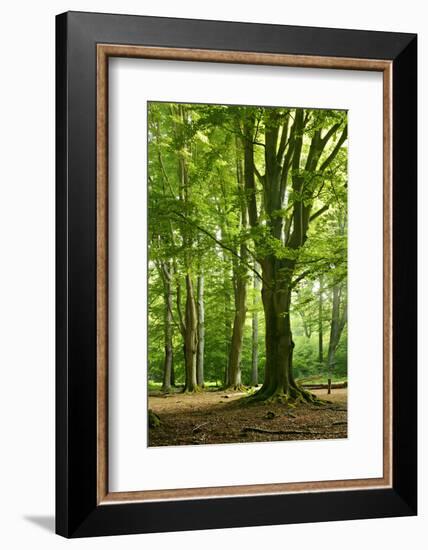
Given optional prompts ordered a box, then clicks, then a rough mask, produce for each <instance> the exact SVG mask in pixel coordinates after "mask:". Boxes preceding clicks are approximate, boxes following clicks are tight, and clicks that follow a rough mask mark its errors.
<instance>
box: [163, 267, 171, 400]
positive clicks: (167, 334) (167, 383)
mask: <svg viewBox="0 0 428 550" xmlns="http://www.w3.org/2000/svg"><path fill="white" fill-rule="evenodd" d="M163 271H164V289H165V291H164V302H165V317H164V323H165V324H164V338H165V358H164V365H163V384H162V390H163V391H164V392H168V391H170V389H171V383H172V371H173V367H172V363H173V347H172V303H173V296H172V287H171V276H170V273H169V270H168V267H167V266H164V268H163Z"/></svg>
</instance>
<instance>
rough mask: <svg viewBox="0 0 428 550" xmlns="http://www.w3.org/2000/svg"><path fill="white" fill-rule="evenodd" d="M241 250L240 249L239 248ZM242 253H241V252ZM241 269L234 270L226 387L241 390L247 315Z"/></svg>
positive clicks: (244, 281)
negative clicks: (232, 310)
mask: <svg viewBox="0 0 428 550" xmlns="http://www.w3.org/2000/svg"><path fill="white" fill-rule="evenodd" d="M241 249H242V247H241ZM241 252H242V251H241ZM241 271H242V267H241V266H238V267H237V268H236V269H235V276H234V279H235V315H234V319H233V329H232V341H231V344H230V354H229V380H228V384H227V387H229V388H232V389H235V390H239V389H240V388H241V356H242V342H243V339H244V326H245V317H246V313H247V304H246V301H247V277H246V274H243V273H242V272H241Z"/></svg>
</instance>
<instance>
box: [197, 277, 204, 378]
mask: <svg viewBox="0 0 428 550" xmlns="http://www.w3.org/2000/svg"><path fill="white" fill-rule="evenodd" d="M197 292H198V353H197V359H196V380H197V384H198V386H199V387H200V388H203V387H204V385H205V384H204V351H205V305H204V276H203V275H199V276H198V289H197Z"/></svg>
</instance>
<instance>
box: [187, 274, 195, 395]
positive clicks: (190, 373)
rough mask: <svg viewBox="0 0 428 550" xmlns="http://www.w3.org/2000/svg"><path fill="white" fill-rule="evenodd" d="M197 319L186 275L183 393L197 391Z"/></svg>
mask: <svg viewBox="0 0 428 550" xmlns="http://www.w3.org/2000/svg"><path fill="white" fill-rule="evenodd" d="M197 330H198V318H197V311H196V304H195V296H194V292H193V283H192V278H191V276H190V274H189V273H188V274H187V275H186V313H185V335H184V360H185V384H184V391H185V392H194V391H197V389H198V385H197V379H196V352H197V348H198V332H197Z"/></svg>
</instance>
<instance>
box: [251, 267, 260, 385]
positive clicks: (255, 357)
mask: <svg viewBox="0 0 428 550" xmlns="http://www.w3.org/2000/svg"><path fill="white" fill-rule="evenodd" d="M256 267H257V263H256V262H254V268H256ZM259 288H260V282H259V278H258V277H257V275H256V274H255V273H254V275H253V289H254V294H253V318H252V346H251V385H252V386H257V385H258V383H259V375H258V368H259V314H258V312H257V293H258V291H259Z"/></svg>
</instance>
